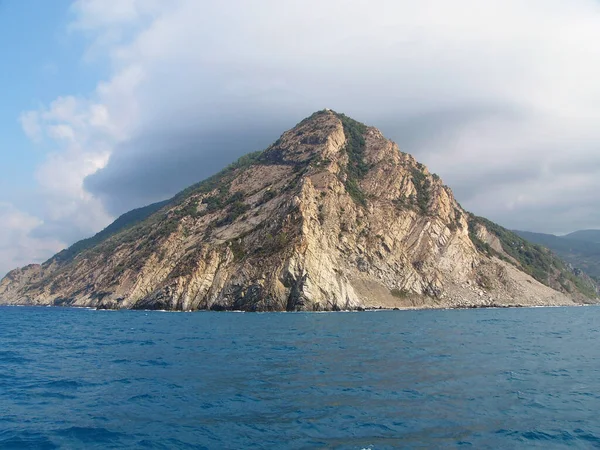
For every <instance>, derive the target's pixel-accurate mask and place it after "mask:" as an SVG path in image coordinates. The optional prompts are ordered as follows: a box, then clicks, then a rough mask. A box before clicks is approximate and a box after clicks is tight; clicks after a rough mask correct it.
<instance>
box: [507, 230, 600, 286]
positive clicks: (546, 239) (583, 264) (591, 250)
mask: <svg viewBox="0 0 600 450" xmlns="http://www.w3.org/2000/svg"><path fill="white" fill-rule="evenodd" d="M515 233H516V234H518V235H519V236H521V237H522V238H524V239H527V240H528V241H529V242H534V243H536V244H539V245H543V246H544V247H548V248H549V249H550V250H552V251H553V252H554V253H556V254H557V255H558V256H560V257H561V258H562V259H564V260H565V261H566V262H568V263H569V264H571V265H572V266H573V267H577V268H579V269H581V270H583V271H584V272H585V273H586V274H588V275H589V276H590V277H592V278H593V279H594V280H596V281H597V282H599V281H600V244H596V243H594V242H584V241H579V240H576V239H573V238H571V237H569V236H571V235H573V234H575V233H578V232H575V233H572V234H571V235H567V236H555V235H553V234H544V233H531V232H528V231H515ZM576 235H577V234H576Z"/></svg>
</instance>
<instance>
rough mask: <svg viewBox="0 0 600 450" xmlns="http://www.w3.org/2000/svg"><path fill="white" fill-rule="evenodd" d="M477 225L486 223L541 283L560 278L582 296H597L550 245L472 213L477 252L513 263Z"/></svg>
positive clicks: (470, 219)
mask: <svg viewBox="0 0 600 450" xmlns="http://www.w3.org/2000/svg"><path fill="white" fill-rule="evenodd" d="M478 224H479V225H483V226H484V227H485V228H486V229H487V230H488V231H489V232H490V233H492V234H494V235H495V236H496V237H498V239H499V240H500V243H501V244H502V249H503V250H504V251H505V252H506V253H507V254H508V255H509V256H510V257H512V258H513V259H514V260H516V261H517V262H518V265H519V267H520V268H521V270H523V271H524V272H526V273H528V274H529V275H531V276H532V277H533V278H535V279H536V280H538V281H539V282H540V283H543V284H545V285H547V286H550V287H553V284H554V282H555V281H557V282H558V283H560V284H561V285H562V286H563V287H564V286H565V285H566V284H567V280H568V281H569V282H571V283H572V284H573V285H574V286H575V287H576V289H577V290H578V291H579V292H581V293H582V294H583V295H585V296H587V297H590V298H594V297H596V290H595V288H594V286H592V285H591V284H590V283H587V282H586V281H585V280H584V279H583V278H581V277H579V276H577V274H575V273H573V271H571V270H570V268H569V267H567V265H566V264H565V263H564V262H563V261H562V260H560V259H559V258H557V257H556V256H554V254H553V253H552V252H551V251H550V250H548V249H547V248H544V247H541V246H539V245H536V244H532V243H530V242H528V241H526V240H525V239H523V238H522V237H520V236H518V235H517V234H515V233H513V232H512V231H509V230H507V229H506V228H503V227H501V226H500V225H497V224H495V223H493V222H491V221H489V220H487V219H484V218H483V217H477V216H473V215H471V216H470V218H469V237H470V238H471V241H472V242H473V243H474V244H475V246H476V248H477V250H478V251H480V252H482V253H485V254H487V255H490V256H497V257H499V258H501V259H504V260H505V261H508V262H510V263H514V261H513V260H511V259H510V258H506V256H504V255H502V254H500V253H498V252H497V251H495V250H494V249H493V248H491V247H490V246H489V245H488V244H487V243H485V242H483V241H482V240H481V239H479V238H478V237H477V235H476V229H477V225H478ZM567 290H568V289H567Z"/></svg>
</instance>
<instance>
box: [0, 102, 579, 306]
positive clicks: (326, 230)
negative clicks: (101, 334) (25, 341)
mask: <svg viewBox="0 0 600 450" xmlns="http://www.w3.org/2000/svg"><path fill="white" fill-rule="evenodd" d="M505 232H506V233H508V232H507V230H504V229H502V228H501V227H498V226H497V225H495V224H493V223H491V222H489V221H485V220H484V219H479V218H473V217H472V216H471V215H470V214H469V213H467V212H466V211H464V210H463V209H462V208H461V207H460V205H459V204H458V203H457V202H456V201H455V199H454V196H453V195H452V192H451V190H450V189H449V188H448V187H447V186H445V185H444V184H443V183H442V181H441V180H440V178H439V177H438V176H437V175H435V174H431V173H430V172H429V171H428V170H427V169H426V168H425V166H424V165H422V164H420V163H418V162H417V161H416V160H415V159H414V158H413V157H412V156H410V155H407V154H405V153H402V152H400V151H399V149H398V147H397V145H396V144H395V143H393V142H392V141H389V140H388V139H386V138H385V137H384V136H383V135H382V134H381V133H380V132H379V131H378V130H377V129H375V128H372V127H368V126H366V125H364V124H362V123H360V122H357V121H355V120H353V119H351V118H349V117H347V116H345V115H344V114H340V113H337V112H335V111H332V110H329V109H325V110H322V111H318V112H316V113H314V114H312V115H311V116H309V117H307V118H306V119H304V120H302V121H301V122H300V123H298V124H297V125H296V126H295V127H294V128H292V129H291V130H289V131H286V132H285V133H283V135H282V136H281V137H280V138H279V139H278V140H277V141H276V142H275V143H274V144H273V145H271V146H270V147H269V148H267V149H266V150H265V151H263V152H256V153H253V154H249V155H246V156H245V157H242V158H240V160H238V161H237V162H236V163H234V164H232V165H231V166H229V167H228V168H226V169H224V170H223V171H221V172H220V173H218V174H216V175H214V176H212V177H210V178H208V179H207V180H204V181H203V182H200V183H198V184H196V185H194V186H190V187H189V188H188V189H186V190H184V191H182V192H181V193H179V194H178V195H176V196H175V197H174V198H173V199H171V200H170V201H168V202H165V203H161V204H157V205H151V207H147V208H142V209H140V210H137V211H132V212H131V213H128V214H127V215H124V216H123V217H122V218H120V219H119V220H117V221H116V222H115V223H114V224H113V225H111V226H110V227H109V228H107V229H106V230H104V231H103V232H101V233H99V234H98V235H96V236H95V237H94V238H92V239H89V240H87V241H82V242H80V243H77V244H75V245H74V246H72V247H71V248H70V249H69V251H67V252H63V253H61V254H59V255H57V256H56V257H54V258H52V259H51V260H49V261H48V262H46V263H44V264H43V265H42V266H32V267H29V268H23V269H20V270H16V271H13V272H12V273H11V274H9V275H8V276H7V277H5V278H4V279H3V280H2V281H1V282H0V301H3V302H9V303H25V304H53V305H76V306H95V307H102V308H149V309H176V310H195V309H241V310H249V311H257V310H261V311H269V310H323V309H325V310H335V309H348V308H365V307H435V306H437V307H442V306H445V307H448V306H493V305H514V304H527V305H537V304H573V303H574V301H575V300H573V298H571V297H569V296H566V295H564V294H563V293H561V292H558V291H556V290H554V289H552V288H551V287H549V285H552V283H551V282H552V280H555V279H559V278H557V277H558V274H559V273H560V270H562V269H561V267H562V266H558V265H556V264H555V263H554V262H553V261H552V259H551V258H550V257H549V256H548V255H546V254H545V253H543V252H538V253H535V252H534V253H535V255H537V257H539V260H540V261H541V262H542V263H543V264H541V263H540V264H537V262H536V261H533V262H532V261H530V260H529V259H526V258H521V254H520V253H519V252H521V250H522V247H523V246H522V245H521V246H516V247H514V248H513V247H506V248H504V247H503V246H505V245H509V244H510V243H511V242H513V241H515V239H512V237H510V236H509V237H508V238H506V236H507V235H506V234H505ZM507 243H508V244H507ZM530 254H531V252H529V253H527V255H530ZM531 274H533V275H535V279H534V278H532V277H531V276H530V275H531ZM567 278H568V277H566V276H563V278H560V279H564V280H566V281H565V283H567V284H565V286H567V287H569V289H570V288H572V287H573V286H575V288H576V287H577V285H576V284H575V285H574V284H573V283H572V282H571V281H569V280H570V279H567ZM568 283H571V284H568ZM545 284H546V285H545ZM561 286H562V284H561ZM558 289H560V286H559V287H558ZM566 291H568V289H567V288H565V292H566Z"/></svg>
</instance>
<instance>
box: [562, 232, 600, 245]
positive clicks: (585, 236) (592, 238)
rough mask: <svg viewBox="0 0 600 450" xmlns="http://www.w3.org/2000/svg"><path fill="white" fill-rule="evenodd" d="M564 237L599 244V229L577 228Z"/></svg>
mask: <svg viewBox="0 0 600 450" xmlns="http://www.w3.org/2000/svg"><path fill="white" fill-rule="evenodd" d="M563 237H564V238H567V239H574V240H577V241H585V242H593V243H595V244H600V230H579V231H574V232H573V233H569V234H567V235H565V236H563Z"/></svg>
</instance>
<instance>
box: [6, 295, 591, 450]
mask: <svg viewBox="0 0 600 450" xmlns="http://www.w3.org/2000/svg"><path fill="white" fill-rule="evenodd" d="M599 347H600V308H597V307H587V308H536V309H485V310H454V311H451V310H448V311H444V310H438V311H384V312H362V313H323V314H316V313H281V314H279V313H267V314H255V313H248V314H241V313H211V312H200V313H161V312H139V311H138V312H134V311H95V310H81V309H60V308H16V307H12V308H10V307H1V308H0V448H11V449H12V448H35V449H55V448H85V449H93V448H149V449H172V448H183V449H188V448H189V449H192V448H193V449H197V448H209V449H240V448H272V449H286V448H289V449H304V448H340V449H372V450H376V449H387V448H456V447H471V448H477V449H483V448H490V449H497V448H503V449H504V448H527V449H529V448H596V447H600V418H599V415H600V348H599Z"/></svg>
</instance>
